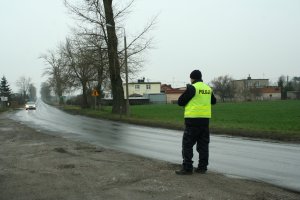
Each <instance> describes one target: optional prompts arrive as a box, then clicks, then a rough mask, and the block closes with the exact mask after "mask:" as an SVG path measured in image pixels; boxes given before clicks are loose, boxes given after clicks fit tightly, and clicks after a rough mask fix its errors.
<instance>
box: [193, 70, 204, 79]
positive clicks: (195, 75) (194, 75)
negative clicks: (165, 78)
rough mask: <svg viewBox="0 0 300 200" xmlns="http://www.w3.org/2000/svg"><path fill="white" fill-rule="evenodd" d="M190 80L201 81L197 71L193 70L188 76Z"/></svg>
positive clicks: (200, 75) (199, 73)
mask: <svg viewBox="0 0 300 200" xmlns="http://www.w3.org/2000/svg"><path fill="white" fill-rule="evenodd" d="M190 78H191V79H194V80H202V74H201V72H200V71H199V70H194V71H192V73H191V74H190Z"/></svg>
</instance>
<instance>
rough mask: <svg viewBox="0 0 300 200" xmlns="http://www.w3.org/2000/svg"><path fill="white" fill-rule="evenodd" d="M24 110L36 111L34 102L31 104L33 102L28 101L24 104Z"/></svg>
mask: <svg viewBox="0 0 300 200" xmlns="http://www.w3.org/2000/svg"><path fill="white" fill-rule="evenodd" d="M25 109H26V110H36V104H35V102H33V101H28V102H27V103H26V104H25Z"/></svg>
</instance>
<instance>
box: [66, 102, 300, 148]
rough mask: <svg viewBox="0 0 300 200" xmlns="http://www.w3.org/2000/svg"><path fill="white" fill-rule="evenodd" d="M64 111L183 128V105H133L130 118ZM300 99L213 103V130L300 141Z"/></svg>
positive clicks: (108, 112) (99, 112)
mask: <svg viewBox="0 0 300 200" xmlns="http://www.w3.org/2000/svg"><path fill="white" fill-rule="evenodd" d="M63 109H64V110H65V111H67V112H70V113H73V114H80V115H86V116H90V117H96V118H103V119H109V120H117V121H124V122H128V123H134V124H141V125H148V126H155V127H165V128H172V129H183V127H184V126H183V124H184V120H183V108H182V107H179V106H177V105H172V104H163V105H139V106H131V107H130V117H126V116H120V115H113V114H111V107H104V108H103V109H102V110H94V109H80V108H79V107H76V106H65V107H64V108H63ZM299 122H300V101H264V102H242V103H219V104H217V105H215V106H213V118H212V119H211V124H210V125H211V126H210V127H211V132H212V133H215V134H228V135H237V136H246V137H254V138H265V139H275V140H281V141H294V142H300V123H299Z"/></svg>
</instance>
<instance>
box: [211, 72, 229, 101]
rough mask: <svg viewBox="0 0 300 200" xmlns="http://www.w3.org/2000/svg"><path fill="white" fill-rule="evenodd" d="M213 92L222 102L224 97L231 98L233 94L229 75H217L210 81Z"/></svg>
mask: <svg viewBox="0 0 300 200" xmlns="http://www.w3.org/2000/svg"><path fill="white" fill-rule="evenodd" d="M211 83H212V85H213V88H214V93H215V94H217V95H219V96H220V98H221V100H222V101H223V102H224V101H225V99H226V98H229V99H232V98H234V94H235V87H234V84H233V79H232V78H231V77H230V76H229V75H225V76H219V77H217V78H215V79H214V80H212V81H211Z"/></svg>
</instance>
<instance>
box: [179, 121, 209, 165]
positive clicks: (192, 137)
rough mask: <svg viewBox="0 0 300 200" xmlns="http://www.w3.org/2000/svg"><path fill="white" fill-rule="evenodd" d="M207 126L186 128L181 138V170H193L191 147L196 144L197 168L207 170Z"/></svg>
mask: <svg viewBox="0 0 300 200" xmlns="http://www.w3.org/2000/svg"><path fill="white" fill-rule="evenodd" d="M209 141H210V139H209V126H208V125H204V126H200V127H189V126H186V127H185V130H184V134H183V138H182V158H183V163H182V166H183V169H186V170H192V169H193V160H192V159H193V146H194V145H195V144H196V143H197V146H196V149H197V152H198V153H199V162H198V167H199V168H201V169H207V165H208V157H209Z"/></svg>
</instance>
